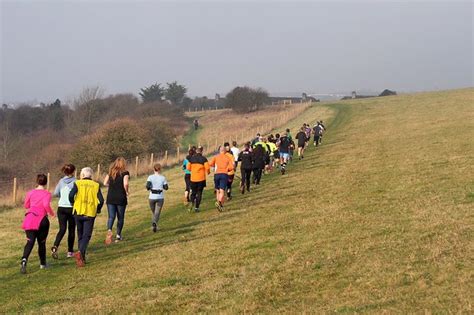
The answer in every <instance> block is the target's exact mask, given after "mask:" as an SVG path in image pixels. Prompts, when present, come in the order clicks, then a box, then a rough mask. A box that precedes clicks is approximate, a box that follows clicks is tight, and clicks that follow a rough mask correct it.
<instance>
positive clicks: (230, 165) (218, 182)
mask: <svg viewBox="0 0 474 315" xmlns="http://www.w3.org/2000/svg"><path fill="white" fill-rule="evenodd" d="M209 166H211V167H214V185H215V188H216V191H217V193H216V199H217V201H216V208H217V210H219V211H220V212H222V211H224V200H225V192H226V189H227V184H228V182H229V175H228V173H229V172H230V171H233V170H234V160H233V159H231V158H230V157H229V155H228V154H227V152H226V149H225V147H224V146H221V147H219V154H217V155H216V156H214V157H213V158H212V159H211V161H210V162H209Z"/></svg>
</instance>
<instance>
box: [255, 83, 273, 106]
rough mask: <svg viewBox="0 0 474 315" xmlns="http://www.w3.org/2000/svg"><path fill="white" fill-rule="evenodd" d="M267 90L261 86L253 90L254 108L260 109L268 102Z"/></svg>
mask: <svg viewBox="0 0 474 315" xmlns="http://www.w3.org/2000/svg"><path fill="white" fill-rule="evenodd" d="M268 99H269V97H268V92H267V91H265V90H264V89H262V88H258V89H256V90H254V105H255V110H259V109H261V108H262V107H263V106H265V104H267V103H268Z"/></svg>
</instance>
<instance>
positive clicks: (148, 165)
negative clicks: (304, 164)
mask: <svg viewBox="0 0 474 315" xmlns="http://www.w3.org/2000/svg"><path fill="white" fill-rule="evenodd" d="M302 104H303V105H306V106H307V105H309V104H310V103H302ZM306 106H305V108H306ZM302 110H304V108H301V109H300V110H295V111H289V112H287V113H285V114H282V115H280V116H279V117H275V118H274V119H271V120H268V121H266V122H265V123H262V124H260V125H259V126H252V127H251V128H241V129H240V130H235V132H233V133H232V132H220V133H216V134H215V136H214V137H209V136H208V135H205V136H203V137H201V138H199V139H198V140H197V141H196V142H197V143H188V144H187V145H184V146H183V145H180V146H177V147H176V148H173V149H170V150H165V151H163V152H150V153H147V154H143V155H139V156H135V157H128V158H127V159H126V160H127V164H128V170H129V172H130V175H131V177H138V176H142V175H145V174H148V173H150V172H151V171H152V170H153V165H154V164H155V163H160V164H161V165H162V167H163V168H165V169H166V168H172V167H174V166H176V165H178V164H180V163H182V162H183V161H184V159H185V158H186V156H187V154H188V150H189V149H190V148H191V146H202V147H203V149H204V153H203V154H204V155H207V156H209V155H213V154H215V153H217V151H218V148H219V146H220V145H222V144H223V143H224V142H232V141H236V142H237V145H239V146H242V145H243V144H245V143H246V142H248V141H250V140H251V139H253V138H255V135H256V134H257V133H260V134H261V135H265V134H269V133H271V132H272V131H273V130H276V129H277V128H280V127H282V126H283V125H285V124H286V123H287V122H288V121H290V120H292V119H294V118H295V117H297V116H298V115H299V114H300V113H301V111H302ZM86 166H88V167H91V168H92V169H93V170H94V177H93V179H94V180H97V181H99V182H101V181H102V180H103V179H104V177H105V175H106V174H107V173H108V165H102V164H98V165H76V174H75V176H76V177H78V175H79V174H78V172H80V169H81V168H83V167H86ZM42 172H44V171H39V172H30V173H26V174H18V175H17V176H15V177H13V178H12V177H9V176H1V175H0V191H1V193H0V206H15V205H17V204H19V203H20V202H22V200H23V198H24V196H25V194H26V191H27V190H29V189H32V188H33V187H35V185H36V184H35V180H36V174H39V173H42ZM46 175H47V176H48V184H47V189H48V190H49V191H51V192H52V191H53V190H54V188H55V185H56V183H57V182H58V181H59V180H60V179H61V178H62V177H63V176H64V175H63V174H62V173H61V171H60V170H59V169H58V170H54V171H49V172H47V173H46Z"/></svg>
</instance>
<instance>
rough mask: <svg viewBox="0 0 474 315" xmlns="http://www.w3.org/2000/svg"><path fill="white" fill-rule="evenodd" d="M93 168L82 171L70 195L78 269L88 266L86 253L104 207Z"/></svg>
mask: <svg viewBox="0 0 474 315" xmlns="http://www.w3.org/2000/svg"><path fill="white" fill-rule="evenodd" d="M92 174H93V171H92V168H90V167H85V168H83V169H82V170H81V175H80V177H81V179H80V180H76V182H75V183H74V187H73V188H72V189H71V192H70V193H69V202H70V203H71V204H72V205H73V213H74V219H75V220H76V228H77V239H78V245H79V251H77V252H75V253H74V257H75V259H76V266H77V267H84V266H85V264H86V252H87V247H88V246H89V242H90V240H91V238H92V231H93V230H94V221H95V218H96V216H97V214H99V213H100V211H101V209H102V206H103V205H104V197H103V196H102V192H101V191H100V186H99V183H97V182H95V181H93V180H92Z"/></svg>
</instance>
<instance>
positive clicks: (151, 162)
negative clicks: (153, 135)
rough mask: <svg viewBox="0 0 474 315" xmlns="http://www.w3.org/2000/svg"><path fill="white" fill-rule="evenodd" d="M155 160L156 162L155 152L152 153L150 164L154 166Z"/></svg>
mask: <svg viewBox="0 0 474 315" xmlns="http://www.w3.org/2000/svg"><path fill="white" fill-rule="evenodd" d="M153 162H155V157H154V154H153V153H152V154H150V166H152V167H153Z"/></svg>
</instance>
